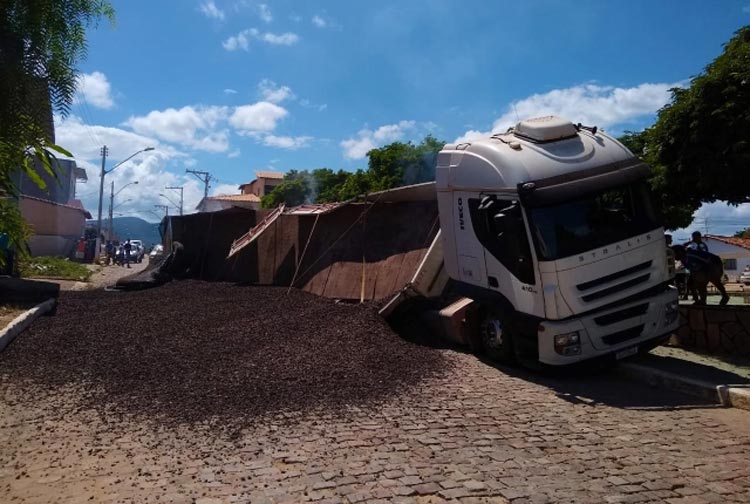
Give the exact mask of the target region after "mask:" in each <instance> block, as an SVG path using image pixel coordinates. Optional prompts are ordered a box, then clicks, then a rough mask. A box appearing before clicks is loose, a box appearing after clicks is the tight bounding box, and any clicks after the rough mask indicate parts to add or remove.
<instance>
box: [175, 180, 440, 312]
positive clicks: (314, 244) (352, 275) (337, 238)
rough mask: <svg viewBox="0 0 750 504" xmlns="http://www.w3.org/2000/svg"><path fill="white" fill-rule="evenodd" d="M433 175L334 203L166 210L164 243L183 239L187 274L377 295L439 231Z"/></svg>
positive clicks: (404, 273)
mask: <svg viewBox="0 0 750 504" xmlns="http://www.w3.org/2000/svg"><path fill="white" fill-rule="evenodd" d="M437 212H438V210H437V197H436V194H435V185H434V183H427V184H418V185H413V186H406V187H401V188H397V189H392V190H388V191H382V192H377V193H372V194H368V195H366V196H363V197H361V198H357V199H354V200H351V201H347V202H343V203H335V204H323V205H301V206H298V207H292V208H284V207H281V208H278V209H276V210H273V211H253V210H235V209H230V210H224V211H221V212H214V213H206V214H193V215H186V216H176V217H170V218H169V223H168V225H167V226H166V232H165V238H164V241H165V245H166V246H167V249H168V250H169V249H170V248H171V247H170V245H171V243H172V242H180V243H181V244H182V245H183V247H184V253H185V255H186V256H188V257H189V258H190V259H189V261H188V263H189V264H190V266H189V268H188V271H187V275H186V276H189V277H194V278H200V279H204V280H211V281H217V280H218V281H234V282H243V283H250V284H258V285H277V286H289V287H295V288H299V289H302V290H305V291H308V292H311V293H313V294H317V295H320V296H325V297H329V298H336V299H346V300H378V299H385V298H388V297H390V296H392V295H393V294H394V293H395V292H398V291H399V290H401V289H402V288H403V287H404V285H405V284H407V283H409V282H410V280H411V279H412V277H413V276H414V272H415V271H416V269H417V267H418V266H419V264H420V262H421V261H422V259H423V258H424V256H425V254H426V252H427V250H428V248H429V247H430V246H431V244H432V243H433V242H434V240H435V237H436V235H437V233H438V228H439V221H438V213H437Z"/></svg>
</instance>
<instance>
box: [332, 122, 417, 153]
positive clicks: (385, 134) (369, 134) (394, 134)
mask: <svg viewBox="0 0 750 504" xmlns="http://www.w3.org/2000/svg"><path fill="white" fill-rule="evenodd" d="M415 125H416V123H415V122H414V121H399V122H398V123H396V124H388V125H385V126H381V127H379V128H378V129H376V130H374V131H373V130H369V129H362V130H360V131H359V132H358V133H357V136H356V137H354V138H349V139H347V140H344V141H342V142H341V147H342V148H343V150H344V157H345V158H346V159H363V158H364V157H365V156H366V155H367V153H368V152H369V151H371V150H372V149H375V148H376V147H379V146H382V145H385V144H387V143H390V142H395V141H396V140H399V139H401V138H403V136H404V134H405V133H406V132H407V131H408V130H411V129H413V128H414V126H415Z"/></svg>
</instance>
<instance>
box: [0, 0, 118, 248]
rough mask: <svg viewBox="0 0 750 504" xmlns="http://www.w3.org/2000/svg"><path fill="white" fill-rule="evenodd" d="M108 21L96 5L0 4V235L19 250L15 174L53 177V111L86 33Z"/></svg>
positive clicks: (73, 80) (72, 1) (65, 103)
mask: <svg viewBox="0 0 750 504" xmlns="http://www.w3.org/2000/svg"><path fill="white" fill-rule="evenodd" d="M102 17H104V18H107V19H109V20H113V19H114V11H113V9H112V6H111V5H110V4H109V3H108V2H106V1H103V0H3V1H2V2H0V68H1V69H2V71H0V205H2V206H3V208H2V214H3V219H2V220H0V233H5V234H7V235H8V236H9V237H10V241H11V243H12V244H13V245H14V246H15V247H16V248H18V249H19V251H21V252H23V250H25V245H24V244H25V233H24V232H21V230H22V229H23V228H24V227H23V225H22V223H21V222H19V219H20V213H19V212H18V211H13V210H11V209H10V206H11V205H13V203H12V202H11V201H9V199H8V198H10V197H14V196H16V194H17V188H16V186H15V183H14V173H16V172H17V170H19V169H21V170H24V171H25V172H26V173H27V174H28V175H29V177H30V178H31V179H32V180H34V181H35V182H36V183H37V184H38V185H39V186H40V187H42V188H43V187H44V182H43V181H42V179H41V177H40V176H39V175H38V173H37V170H38V169H40V168H39V167H41V169H42V170H44V171H46V172H48V173H49V174H50V175H52V176H53V177H54V176H55V172H56V171H55V168H56V157H55V153H57V154H63V155H65V156H70V153H69V152H68V151H66V150H65V149H62V148H61V147H58V146H56V145H55V144H54V143H53V141H52V138H51V137H52V128H53V126H52V112H53V111H54V112H57V113H60V114H62V115H63V116H65V115H66V114H67V113H68V111H69V109H70V105H71V103H72V102H73V97H74V95H75V90H76V84H77V69H76V64H77V63H78V62H79V61H81V60H82V59H83V58H84V57H85V56H86V28H88V27H89V26H91V25H92V24H96V23H97V22H98V21H99V20H100V19H101V18H102ZM3 260H4V253H3V251H2V250H0V262H2V261H3Z"/></svg>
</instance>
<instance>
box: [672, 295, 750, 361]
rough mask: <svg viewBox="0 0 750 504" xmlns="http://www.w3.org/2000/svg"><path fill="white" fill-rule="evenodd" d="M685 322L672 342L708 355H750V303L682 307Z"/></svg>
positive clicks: (682, 316)
mask: <svg viewBox="0 0 750 504" xmlns="http://www.w3.org/2000/svg"><path fill="white" fill-rule="evenodd" d="M680 315H681V318H682V322H683V325H682V326H681V327H680V329H679V330H678V331H677V333H676V334H674V335H673V336H672V338H671V343H672V344H674V345H677V346H680V347H682V348H685V349H688V350H698V351H700V352H703V353H708V354H719V355H721V354H723V355H743V356H746V357H750V305H748V306H702V307H699V306H681V307H680Z"/></svg>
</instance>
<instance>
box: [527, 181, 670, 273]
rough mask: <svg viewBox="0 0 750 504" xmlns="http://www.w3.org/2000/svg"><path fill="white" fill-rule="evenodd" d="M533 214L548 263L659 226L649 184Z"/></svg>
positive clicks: (539, 244)
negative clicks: (652, 208)
mask: <svg viewBox="0 0 750 504" xmlns="http://www.w3.org/2000/svg"><path fill="white" fill-rule="evenodd" d="M530 214H531V230H532V233H533V234H534V239H535V243H536V247H537V255H538V256H539V258H540V259H544V260H548V261H552V260H555V259H559V258H562V257H570V256H573V255H576V254H580V253H581V252H585V251H587V250H592V249H595V248H598V247H603V246H605V245H609V244H610V243H615V242H618V241H622V240H625V239H627V238H630V237H631V236H636V235H639V234H643V233H646V232H648V231H652V230H654V229H656V228H657V227H658V224H657V223H656V220H655V218H654V215H653V211H652V210H651V201H650V197H649V193H648V189H647V188H646V186H645V183H637V184H633V185H629V186H624V187H617V188H613V189H606V190H604V191H601V192H598V193H594V194H587V195H583V196H581V197H579V198H576V199H574V200H571V201H565V202H562V203H557V204H555V205H549V206H544V207H537V208H533V209H532V210H531V212H530Z"/></svg>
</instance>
